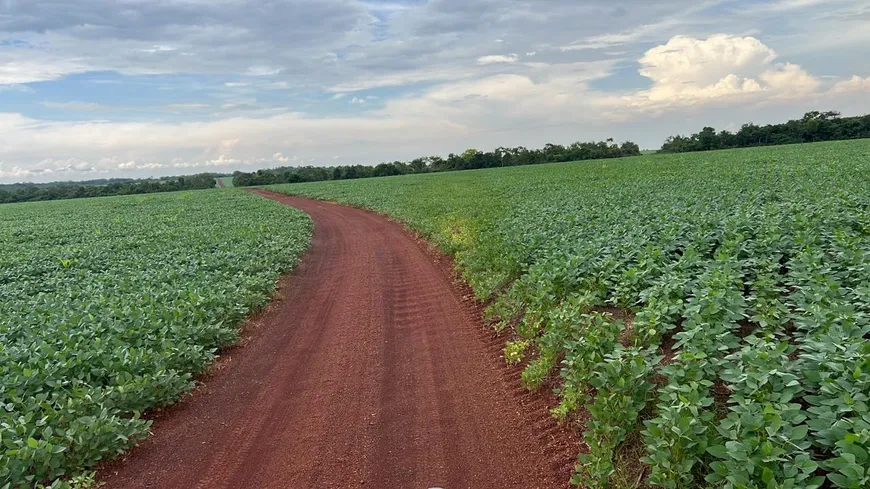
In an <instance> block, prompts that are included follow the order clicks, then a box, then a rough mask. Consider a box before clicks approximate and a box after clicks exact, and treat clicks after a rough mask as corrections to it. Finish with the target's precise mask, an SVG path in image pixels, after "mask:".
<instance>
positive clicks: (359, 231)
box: [100, 192, 576, 489]
mask: <svg viewBox="0 0 870 489" xmlns="http://www.w3.org/2000/svg"><path fill="white" fill-rule="evenodd" d="M261 194H262V195H264V196H266V197H268V198H272V199H275V200H278V201H280V202H283V203H286V204H289V205H293V206H295V207H298V208H300V209H302V210H304V211H305V212H307V213H309V214H310V215H311V217H312V218H313V219H314V222H315V233H314V240H313V243H312V248H311V250H310V252H309V253H308V254H307V255H306V257H305V258H304V259H303V261H302V263H301V265H300V266H299V267H298V268H297V270H296V272H295V273H294V274H293V275H292V276H291V277H289V279H286V280H284V281H282V285H281V288H280V289H279V290H280V291H279V295H280V297H281V300H278V301H276V302H275V303H273V304H272V305H271V306H270V307H269V308H268V309H267V310H266V311H265V312H264V313H263V314H261V315H260V316H259V317H257V318H255V319H254V320H252V321H251V322H250V323H249V325H248V326H247V327H246V333H245V338H246V341H245V343H244V346H243V347H241V348H236V349H233V350H232V351H230V352H229V353H228V354H227V355H225V356H224V357H223V358H222V359H221V361H220V362H219V363H218V365H217V367H216V372H215V373H214V374H213V375H211V376H210V377H209V378H208V379H206V382H205V384H204V386H202V387H200V388H199V389H197V391H196V392H195V393H194V395H193V396H191V397H190V398H189V399H187V400H186V401H185V402H183V403H181V404H180V405H179V406H177V407H175V408H172V409H170V410H169V412H168V413H166V414H165V415H163V416H162V417H161V418H160V419H159V420H158V421H157V422H156V423H155V425H154V435H153V436H152V437H151V438H150V439H148V440H147V441H146V442H144V443H143V444H142V445H141V446H140V447H138V448H136V449H135V450H133V451H132V452H131V453H130V454H129V455H128V456H127V457H126V459H125V460H122V461H119V462H116V463H114V464H112V465H110V466H108V467H105V468H103V469H102V470H101V472H100V473H101V476H102V477H103V479H102V480H103V481H105V482H106V486H105V487H106V488H108V489H133V488H159V489H176V488H177V489H182V488H183V489H218V488H257V489H260V488H275V489H277V488H291V489H295V488H300V489H304V488H327V487H340V488H347V487H369V488H386V489H392V488H397V489H404V488H419V489H426V488H430V487H443V488H445V489H465V488H494V489H495V488H497V489H505V488H523V489H534V488H555V487H559V488H561V487H565V486H566V485H567V484H566V483H567V480H568V478H569V474H570V470H571V465H572V462H573V460H574V457H575V454H576V441H572V440H571V437H570V436H569V435H568V434H567V433H566V431H565V430H564V429H561V428H559V427H557V426H556V425H555V423H554V422H553V421H552V419H550V418H549V416H548V415H547V414H546V400H544V399H543V398H542V397H540V396H537V395H529V394H527V393H525V391H524V390H523V389H522V387H521V386H520V385H519V383H518V381H517V380H516V379H517V377H518V375H517V372H516V370H509V369H507V368H505V367H504V363H503V361H501V360H500V359H499V358H498V350H499V348H500V346H501V344H502V343H503V340H499V339H495V338H492V337H491V335H490V333H488V332H486V330H484V329H483V328H482V327H481V326H480V325H479V324H478V323H477V321H478V318H477V317H476V316H475V309H474V308H473V306H472V305H471V304H468V303H465V302H463V300H462V297H461V290H460V289H459V288H458V287H457V286H456V285H454V284H453V283H452V280H451V277H450V276H449V274H448V273H447V272H446V270H445V266H444V265H443V263H442V262H441V261H439V260H438V259H436V258H435V257H433V256H432V255H431V254H430V253H427V251H426V249H425V248H424V246H423V245H422V244H421V243H419V242H417V241H415V240H414V238H413V237H412V236H411V235H410V234H408V233H407V232H405V231H404V230H403V229H402V228H401V227H400V226H399V225H397V224H395V223H392V222H389V221H388V220H386V219H384V218H382V217H379V216H377V215H374V214H372V213H369V212H365V211H362V210H357V209H351V208H348V207H342V206H337V205H334V204H328V203H321V202H315V201H311V200H305V199H299V198H291V197H285V196H279V195H277V194H270V193H266V192H261Z"/></svg>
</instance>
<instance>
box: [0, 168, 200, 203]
mask: <svg viewBox="0 0 870 489" xmlns="http://www.w3.org/2000/svg"><path fill="white" fill-rule="evenodd" d="M214 186H215V174H214V173H200V174H198V175H190V176H183V177H166V178H161V179H143V180H121V181H110V183H107V184H104V185H100V184H91V183H83V182H80V183H73V182H58V183H52V184H15V185H8V186H4V187H3V188H0V204H8V203H13V202H35V201H40V200H58V199H78V198H82V197H107V196H113V195H133V194H148V193H155V192H173V191H177V190H195V189H203V188H212V187H214Z"/></svg>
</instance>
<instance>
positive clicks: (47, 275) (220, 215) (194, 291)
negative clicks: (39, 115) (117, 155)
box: [0, 190, 311, 488]
mask: <svg viewBox="0 0 870 489" xmlns="http://www.w3.org/2000/svg"><path fill="white" fill-rule="evenodd" d="M310 234H311V223H310V220H309V218H308V217H307V216H305V215H304V214H303V213H301V212H299V211H297V210H295V209H292V208H289V207H286V206H283V205H281V204H277V203H275V202H270V201H267V200H265V199H262V198H260V197H257V196H253V195H249V194H246V193H243V192H232V191H223V192H222V191H220V190H201V191H195V192H185V193H168V194H159V195H149V196H134V197H111V198H101V199H83V200H75V201H55V202H40V203H26V204H10V205H5V206H2V207H0V249H2V250H3V253H2V254H0V487H10V488H24V487H35V486H37V485H38V484H45V485H47V486H49V487H67V486H69V484H72V485H73V486H78V487H84V482H83V481H85V480H86V479H87V477H86V476H76V475H77V474H78V473H79V472H80V471H81V470H82V469H84V468H87V467H91V466H93V465H94V464H96V463H97V462H99V461H100V460H104V459H107V458H111V457H113V456H115V455H117V454H119V453H121V452H122V451H124V450H125V449H127V448H129V447H131V446H132V445H133V444H135V443H136V442H137V441H139V440H141V439H142V438H143V437H145V436H146V435H147V434H148V430H149V426H150V422H149V421H146V420H144V419H142V418H141V416H140V413H142V411H143V410H146V409H149V408H152V407H156V406H164V405H167V404H170V403H172V402H174V401H175V400H176V399H177V398H178V397H179V395H181V394H182V393H184V392H186V391H188V390H189V389H190V388H191V386H192V385H193V376H194V375H196V374H197V373H200V372H202V371H203V370H204V369H205V368H206V366H207V365H208V364H209V362H210V361H211V360H212V359H213V358H214V356H215V354H216V352H217V351H218V349H219V348H220V347H221V346H223V345H226V344H228V343H232V342H233V341H234V340H235V339H236V338H237V335H238V329H237V327H238V325H239V323H240V322H241V321H243V319H244V318H245V316H246V315H247V314H248V313H249V312H250V311H251V310H252V309H254V308H257V307H259V306H262V305H263V304H265V302H266V301H267V300H268V297H269V295H270V293H271V292H272V291H273V289H274V285H275V279H276V278H277V277H278V275H279V274H280V273H282V272H285V271H287V270H288V269H290V268H291V267H293V265H294V264H295V263H296V260H297V259H298V257H299V255H300V254H301V253H302V252H303V251H304V250H305V249H306V248H307V247H308V243H309V239H310ZM71 477H72V479H70V478H71Z"/></svg>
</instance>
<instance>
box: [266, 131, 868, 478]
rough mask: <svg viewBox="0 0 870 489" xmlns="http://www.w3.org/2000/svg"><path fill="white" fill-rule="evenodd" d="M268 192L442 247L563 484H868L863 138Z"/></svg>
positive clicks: (312, 185) (278, 188) (865, 169)
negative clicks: (549, 433) (513, 371)
mask: <svg viewBox="0 0 870 489" xmlns="http://www.w3.org/2000/svg"><path fill="white" fill-rule="evenodd" d="M272 189H273V190H276V191H279V192H284V193H287V194H294V195H305V196H309V197H314V198H319V199H328V200H332V201H338V202H342V203H346V204H351V205H355V206H359V207H365V208H369V209H373V210H375V211H377V212H380V213H383V214H387V215H390V216H392V217H394V218H396V219H398V220H400V221H403V222H405V223H406V224H407V225H408V226H410V227H411V228H412V229H414V230H416V231H419V232H421V233H422V234H423V235H425V236H426V237H428V238H429V239H430V240H431V241H432V242H434V243H436V244H437V245H438V246H440V247H441V249H442V250H443V251H445V252H448V253H450V254H452V255H454V256H455V258H456V261H457V266H458V268H459V269H460V270H461V272H462V273H463V274H464V276H465V278H466V279H467V280H468V282H469V283H470V284H471V285H472V287H473V288H474V290H475V292H476V294H477V296H478V297H479V298H480V299H481V300H486V301H489V303H490V305H489V307H488V310H487V313H488V317H489V318H490V319H491V320H492V323H493V325H494V327H496V328H497V329H499V330H502V331H506V332H510V334H509V335H508V337H509V338H510V340H511V341H510V342H509V343H508V344H507V345H506V348H505V358H506V360H507V361H509V362H523V363H524V364H525V370H524V372H523V374H522V376H523V381H524V383H525V384H526V385H527V386H528V387H529V388H530V389H539V388H555V389H556V392H557V393H558V396H559V400H560V402H559V404H558V405H556V406H554V407H553V409H552V413H553V415H554V416H556V417H558V418H560V419H563V420H565V422H571V423H576V424H577V426H578V429H581V430H582V432H583V437H584V441H585V447H584V449H583V453H581V454H580V455H579V458H578V463H577V467H576V473H575V476H574V479H573V482H574V483H575V484H578V485H580V486H583V487H589V488H603V487H638V486H644V485H647V486H651V487H665V488H691V487H717V488H729V489H731V488H735V489H736V488H770V489H773V488H783V489H785V488H798V487H801V488H814V487H822V486H825V487H838V488H851V489H858V488H866V487H870V455H868V453H870V452H868V450H870V408H868V402H870V399H868V395H870V342H868V341H867V338H868V336H870V287H868V284H870V141H866V140H860V141H850V142H833V143H819V144H812V145H792V146H779V147H766V148H751V149H740V150H727V151H716V152H703V153H687V154H679V155H672V154H657V155H650V156H644V157H641V158H628V159H615V160H596V161H586V162H582V163H563V164H552V165H544V166H537V167H516V168H505V169H496V170H480V171H469V172H462V173H451V174H437V175H406V176H399V177H392V178H380V179H369V180H353V181H341V182H324V183H303V184H295V185H283V186H274V187H272Z"/></svg>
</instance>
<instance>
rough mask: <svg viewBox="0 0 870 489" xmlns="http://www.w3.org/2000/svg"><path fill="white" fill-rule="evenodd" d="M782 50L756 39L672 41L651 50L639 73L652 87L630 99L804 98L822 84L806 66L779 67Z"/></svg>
mask: <svg viewBox="0 0 870 489" xmlns="http://www.w3.org/2000/svg"><path fill="white" fill-rule="evenodd" d="M776 59H777V54H776V52H775V51H774V50H773V49H771V48H770V47H768V46H766V45H765V44H764V43H762V42H761V41H759V40H758V39H756V38H754V37H749V36H746V37H740V36H730V35H725V34H718V35H714V36H710V37H709V38H707V39H697V38H693V37H688V36H677V37H674V38H671V39H670V40H669V41H668V42H667V43H666V44H663V45H660V46H656V47H654V48H652V49H650V50H648V51H647V52H646V53H645V54H644V55H643V56H642V57H641V58H640V60H639V63H640V65H641V68H640V70H639V73H640V74H641V75H643V76H645V77H647V78H649V79H650V80H651V81H652V87H650V88H649V89H648V90H644V91H641V92H639V93H637V94H635V95H633V96H631V97H630V99H631V103H632V104H634V105H683V104H699V103H705V102H712V101H715V100H716V99H722V98H733V97H735V96H741V95H744V96H746V95H754V96H764V97H766V98H774V97H776V98H787V97H800V96H804V95H806V94H811V93H814V92H816V91H817V89H818V88H819V87H820V85H821V82H820V81H819V80H818V79H817V78H816V77H814V76H812V75H810V74H809V73H807V72H806V71H805V70H804V69H802V68H801V67H800V66H798V65H795V64H792V63H774V61H775V60H776Z"/></svg>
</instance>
